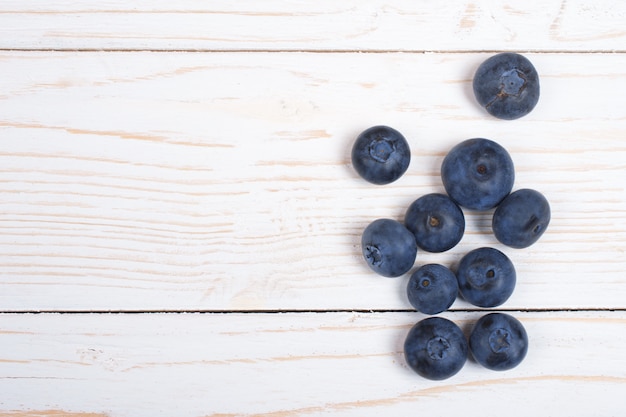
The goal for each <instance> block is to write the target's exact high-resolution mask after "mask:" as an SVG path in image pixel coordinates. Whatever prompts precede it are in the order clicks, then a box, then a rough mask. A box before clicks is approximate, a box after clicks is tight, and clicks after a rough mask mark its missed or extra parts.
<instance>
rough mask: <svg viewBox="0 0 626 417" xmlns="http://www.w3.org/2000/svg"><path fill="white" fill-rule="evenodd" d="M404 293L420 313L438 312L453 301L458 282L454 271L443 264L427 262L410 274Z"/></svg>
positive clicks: (448, 306)
mask: <svg viewBox="0 0 626 417" xmlns="http://www.w3.org/2000/svg"><path fill="white" fill-rule="evenodd" d="M406 293H407V296H408V297H409V302H410V303H411V305H412V306H413V307H414V308H415V309H416V310H417V311H419V312H420V313H424V314H431V315H432V314H439V313H441V312H443V311H446V310H447V309H448V308H450V306H451V305H452V303H454V300H456V296H457V295H458V293H459V284H458V282H457V280H456V276H455V275H454V273H453V272H452V271H450V270H449V269H448V268H446V267H445V266H443V265H439V264H427V265H423V266H422V267H420V268H419V269H418V270H417V271H415V272H414V273H413V274H412V275H411V278H409V283H408V284H407V288H406Z"/></svg>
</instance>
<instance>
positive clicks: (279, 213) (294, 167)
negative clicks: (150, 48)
mask: <svg viewBox="0 0 626 417" xmlns="http://www.w3.org/2000/svg"><path fill="white" fill-rule="evenodd" d="M487 56H489V54H466V53H464V54H392V53H390V54H318V53H288V54H285V53H217V54H194V53H189V54H183V53H132V54H129V53H110V52H109V53H43V52H5V53H2V54H0V64H1V65H0V132H1V133H2V136H1V137H2V147H1V149H0V167H2V168H1V169H0V194H1V198H0V227H1V228H2V234H0V260H1V263H2V269H1V270H0V294H1V295H0V302H1V304H2V309H3V310H4V311H29V310H40V309H43V310H61V311H64V310H110V309H112V310H159V311H161V310H226V311H233V310H259V309H261V310H263V309H269V310H291V309H296V310H310V309H315V310H317V309H332V310H334V309H405V308H407V307H409V305H408V303H407V301H406V299H405V296H404V287H405V285H406V277H404V278H399V279H395V280H394V279H385V278H382V277H379V276H375V275H374V274H373V273H371V272H370V271H369V270H368V269H367V267H366V265H365V264H364V262H363V260H362V258H361V255H360V234H361V232H362V230H363V228H364V227H365V226H366V225H367V224H368V223H369V222H370V221H372V220H374V219H376V218H379V217H391V218H396V219H398V220H402V218H403V215H404V211H405V210H406V208H407V207H408V205H409V204H410V203H411V202H412V201H413V200H414V199H415V198H417V197H419V196H421V195H423V194H426V193H428V192H438V191H443V187H442V185H441V180H440V178H439V166H440V164H441V160H442V158H443V156H444V155H445V153H446V152H447V151H448V150H449V149H450V148H451V147H452V146H453V145H454V144H456V143H457V142H459V141H461V140H463V139H467V138H470V137H477V136H482V137H488V138H491V139H494V140H496V141H498V142H500V143H501V144H502V145H503V146H505V147H506V148H507V149H508V150H509V152H510V153H511V155H512V158H513V160H514V162H515V164H516V173H517V177H516V186H515V188H536V189H538V190H540V191H541V192H543V193H544V194H545V195H546V196H547V198H548V199H549V201H550V203H551V205H552V211H553V219H552V223H551V225H550V228H549V230H548V232H547V233H546V235H544V237H543V238H542V240H541V241H540V242H539V243H538V244H536V245H535V246H533V247H531V248H528V249H526V250H523V251H520V250H512V249H509V248H505V247H503V246H501V245H500V244H498V242H497V241H496V240H495V238H494V237H493V236H492V234H491V232H490V226H489V224H490V223H489V222H490V215H491V213H489V212H487V213H475V212H466V216H467V233H466V235H465V237H464V238H463V240H462V242H461V244H460V245H459V246H457V247H456V248H455V249H454V250H452V251H450V252H448V253H445V254H427V253H425V252H422V253H420V254H419V255H418V260H417V264H416V266H418V265H419V264H422V263H427V262H442V263H444V264H446V265H449V266H454V265H455V264H456V262H458V260H459V259H460V257H461V256H462V255H463V254H464V253H466V252H467V251H468V250H470V249H473V248H475V247H478V246H483V245H491V246H495V247H498V248H500V249H502V250H503V251H504V252H505V253H507V254H508V255H509V256H510V257H511V259H512V260H513V261H514V263H515V265H516V268H517V270H518V287H517V289H516V291H515V293H514V295H513V297H512V298H511V299H510V300H509V302H508V303H507V305H506V307H507V308H521V309H526V308H552V309H554V308H624V307H625V306H624V299H626V285H625V284H626V278H625V277H624V274H623V271H624V270H625V269H626V260H625V257H624V247H625V246H626V194H625V192H624V191H625V190H624V179H625V177H624V167H625V165H624V161H626V147H625V146H624V135H625V134H626V106H625V105H624V104H626V103H625V99H624V96H623V95H622V94H607V92H616V91H623V90H624V89H626V71H625V70H624V69H625V68H626V55H623V54H565V55H564V54H530V55H529V58H530V59H531V60H532V61H533V62H534V63H535V64H536V66H537V68H538V70H539V73H540V74H541V82H542V98H541V100H540V102H539V105H538V106H537V108H536V109H535V111H534V112H533V113H531V114H530V115H529V116H527V117H525V118H524V119H520V120H518V121H515V122H505V121H499V120H495V119H493V118H490V117H489V116H488V115H487V114H486V113H484V112H483V111H482V109H480V108H479V107H478V106H477V105H476V104H475V102H474V101H473V97H472V93H471V76H472V74H473V71H474V70H475V68H476V67H477V66H478V65H479V63H480V62H482V60H484V59H485V58H486V57H487ZM373 124H389V125H391V126H394V127H396V128H397V129H399V130H400V131H402V132H403V133H404V134H405V135H406V136H407V138H408V139H409V141H410V143H411V147H412V163H411V167H410V169H409V171H408V172H407V174H406V175H405V176H404V177H403V178H402V179H400V180H399V181H397V182H396V183H394V184H391V185H389V186H385V187H375V186H372V185H370V184H368V183H365V182H364V181H363V180H361V179H360V178H358V176H357V175H356V174H355V172H354V170H353V169H352V167H351V164H350V160H349V153H350V148H351V145H352V142H353V140H354V138H355V137H356V135H357V134H358V133H359V132H360V131H361V130H362V129H365V128H366V127H369V126H371V125H373ZM455 308H463V309H465V308H471V306H470V305H469V304H467V303H465V302H462V301H459V302H458V303H457V304H456V305H455Z"/></svg>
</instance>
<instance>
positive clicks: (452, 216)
mask: <svg viewBox="0 0 626 417" xmlns="http://www.w3.org/2000/svg"><path fill="white" fill-rule="evenodd" d="M404 224H405V225H406V227H407V229H409V230H410V231H411V232H413V234H414V235H415V240H416V242H417V246H419V247H420V248H421V249H424V250H425V251H428V252H445V251H447V250H449V249H452V248H453V247H454V246H456V244H457V243H459V242H460V241H461V238H462V237H463V232H464V231H465V216H463V211H461V209H460V208H459V206H458V205H457V204H456V203H455V202H454V201H452V199H450V197H448V196H447V195H445V194H437V193H432V194H426V195H424V196H422V197H420V198H418V199H417V200H415V201H414V202H413V203H411V205H410V206H409V209H408V210H407V212H406V215H405V216H404Z"/></svg>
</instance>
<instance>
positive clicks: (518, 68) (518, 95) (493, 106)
mask: <svg viewBox="0 0 626 417" xmlns="http://www.w3.org/2000/svg"><path fill="white" fill-rule="evenodd" d="M473 87H474V95H475V96H476V100H477V101H478V103H479V104H480V105H481V106H482V107H484V108H485V109H486V110H487V112H488V113H489V114H491V115H492V116H494V117H497V118H499V119H505V120H514V119H519V118H520V117H522V116H525V115H527V114H528V113H530V112H531V111H532V110H533V109H534V108H535V106H536V105H537V102H538V101H539V75H538V74H537V70H535V67H534V66H533V64H532V63H531V62H530V61H529V60H528V58H526V57H524V56H523V55H520V54H516V53H512V52H504V53H500V54H497V55H494V56H492V57H490V58H488V59H487V60H486V61H485V62H483V63H482V64H481V65H480V66H479V67H478V69H477V70H476V73H475V74H474V81H473Z"/></svg>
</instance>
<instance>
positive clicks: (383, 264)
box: [352, 53, 550, 380]
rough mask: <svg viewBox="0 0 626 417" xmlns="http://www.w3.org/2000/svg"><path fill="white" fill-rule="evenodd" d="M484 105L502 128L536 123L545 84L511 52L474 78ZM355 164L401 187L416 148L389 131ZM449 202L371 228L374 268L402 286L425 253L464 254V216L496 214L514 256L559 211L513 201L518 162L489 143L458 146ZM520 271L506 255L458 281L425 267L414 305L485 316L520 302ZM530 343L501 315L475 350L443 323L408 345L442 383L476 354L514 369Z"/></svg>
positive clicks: (525, 195)
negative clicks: (462, 308) (523, 120)
mask: <svg viewBox="0 0 626 417" xmlns="http://www.w3.org/2000/svg"><path fill="white" fill-rule="evenodd" d="M474 92H475V95H476V99H477V101H478V102H479V103H480V104H481V105H482V106H483V107H485V109H486V110H487V111H488V112H489V113H490V114H492V115H493V116H496V117H498V118H501V119H507V120H513V119H516V118H519V117H522V116H524V115H525V114H528V113H529V112H530V111H531V110H532V109H533V108H534V106H535V105H536V103H537V100H538V98H539V80H538V76H537V73H536V71H535V69H534V67H533V66H532V64H531V63H530V62H529V61H528V59H526V58H525V57H523V56H521V55H519V54H514V53H502V54H498V55H495V56H493V57H491V58H489V59H488V60H486V61H485V62H484V63H483V64H482V65H481V66H480V67H479V68H478V70H477V72H476V74H475V76H474ZM352 164H353V166H354V168H355V170H356V171H357V172H358V173H359V175H360V176H361V177H363V178H364V179H366V180H367V181H369V182H371V183H373V184H378V185H383V184H389V183H391V182H393V181H395V180H397V179H398V178H400V177H401V176H402V175H403V174H404V173H405V172H406V170H407V169H408V167H409V164H410V148H409V144H408V142H407V140H406V139H405V138H404V136H403V135H402V134H401V133H400V132H399V131H397V130H395V129H393V128H391V127H388V126H374V127H371V128H369V129H367V130H365V131H363V132H362V133H361V134H360V135H359V136H358V137H357V139H356V141H355V143H354V145H353V148H352ZM441 179H442V182H443V185H444V188H445V191H446V194H441V193H432V194H427V195H424V196H422V197H420V198H418V199H417V200H415V201H414V202H413V203H412V204H411V205H410V206H409V208H408V210H407V212H406V215H405V219H404V223H401V222H399V221H397V220H393V219H388V218H382V219H377V220H375V221H373V222H372V223H370V224H369V225H368V226H367V227H366V228H365V230H364V231H363V235H362V238H361V248H362V252H363V257H364V259H365V260H366V262H367V264H368V265H369V267H370V268H371V269H372V270H373V271H375V272H376V273H378V274H380V275H382V276H386V277H398V276H401V275H404V274H406V273H407V272H409V271H410V270H411V268H413V266H414V264H415V259H416V256H417V251H418V248H419V249H421V250H423V251H426V252H444V251H447V250H449V249H452V248H453V247H455V246H456V245H457V244H458V243H459V242H460V241H461V239H462V237H463V234H464V232H465V217H464V214H463V210H462V208H465V209H468V210H478V211H485V210H490V209H494V208H495V211H494V213H493V217H492V230H493V233H494V235H495V237H496V238H497V240H498V241H499V242H501V243H502V244H504V245H506V246H509V247H513V248H525V247H528V246H530V245H532V244H533V243H535V242H536V241H537V240H538V239H539V238H540V237H541V235H542V234H543V233H544V231H545V230H546V228H547V226H548V223H549V222H550V206H549V204H548V201H547V200H546V198H545V197H544V196H543V195H542V194H541V193H539V192H538V191H535V190H532V189H520V190H517V191H515V192H512V189H513V183H514V179H515V171H514V166H513V161H512V159H511V157H510V155H509V153H508V152H507V151H506V149H504V148H503V147H502V146H501V145H499V144H498V143H496V142H494V141H492V140H489V139H484V138H473V139H468V140H465V141H463V142H461V143H459V144H458V145H456V146H455V147H453V148H452V149H451V150H450V151H449V152H448V154H447V155H446V156H445V158H444V160H443V163H442V166H441ZM515 283H516V273H515V268H514V266H513V263H512V262H511V260H510V259H509V258H508V257H507V256H506V255H505V254H504V253H502V252H501V251H499V250H497V249H495V248H491V247H481V248H478V249H474V250H472V251H470V252H468V253H467V254H466V255H465V256H463V257H462V259H461V261H460V262H459V265H458V267H457V269H456V271H455V272H452V271H451V270H450V269H449V268H447V267H445V266H443V265H440V264H433V263H431V264H425V265H423V266H421V267H420V268H418V269H417V270H416V271H415V272H414V273H413V274H412V275H411V277H410V279H409V281H408V285H407V296H408V299H409V302H410V303H411V305H412V306H413V307H414V308H415V309H416V310H418V311H420V312H421V313H424V314H428V315H436V314H439V313H441V312H443V311H446V310H447V309H448V308H450V306H451V305H452V304H453V303H454V301H455V299H456V298H457V296H458V295H459V294H460V295H461V296H462V297H463V299H464V300H466V301H467V302H469V303H471V304H473V305H476V306H478V307H483V308H491V307H497V306H499V305H501V304H503V303H504V302H505V301H506V300H507V299H508V298H509V297H510V296H511V294H512V293H513V290H514V288H515ZM527 350H528V337H527V334H526V331H525V329H524V327H523V326H522V324H521V323H520V322H519V321H518V320H517V319H515V318H514V317H512V316H510V315H508V314H505V313H499V312H493V313H489V314H486V315H484V316H483V317H481V318H480V319H479V320H478V321H477V322H476V324H475V326H474V328H473V330H472V332H471V334H470V337H469V341H468V340H466V338H465V336H464V335H463V332H462V331H461V329H460V328H459V327H458V326H457V325H456V324H455V323H453V322H452V321H450V320H448V319H445V318H442V317H429V318H426V319H424V320H421V321H420V322H418V323H417V324H415V326H413V328H412V329H411V330H410V332H409V333H408V335H407V338H406V340H405V345H404V353H405V358H406V361H407V363H408V365H409V366H410V367H411V368H412V369H413V370H415V371H416V372H417V373H418V374H420V375H422V376H424V377H426V378H429V379H433V380H441V379H445V378H449V377H451V376H452V375H455V374H456V373H457V372H458V371H459V370H460V369H461V368H462V367H463V365H464V364H465V361H466V360H467V357H468V351H471V353H472V355H473V357H474V358H475V359H476V361H477V362H478V363H480V364H482V365H483V366H485V367H486V368H488V369H493V370H506V369H511V368H513V367H515V366H517V365H518V364H519V363H520V362H521V361H522V360H523V359H524V357H525V356H526V352H527Z"/></svg>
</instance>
